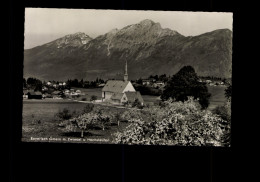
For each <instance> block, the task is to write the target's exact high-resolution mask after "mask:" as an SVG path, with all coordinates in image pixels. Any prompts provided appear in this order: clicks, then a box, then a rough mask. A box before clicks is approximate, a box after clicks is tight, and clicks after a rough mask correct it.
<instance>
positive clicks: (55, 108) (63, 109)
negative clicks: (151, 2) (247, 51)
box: [21, 8, 233, 147]
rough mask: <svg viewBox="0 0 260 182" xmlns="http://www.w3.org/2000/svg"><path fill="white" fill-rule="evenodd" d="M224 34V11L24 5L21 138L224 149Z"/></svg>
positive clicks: (229, 21)
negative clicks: (70, 7) (62, 7)
mask: <svg viewBox="0 0 260 182" xmlns="http://www.w3.org/2000/svg"><path fill="white" fill-rule="evenodd" d="M232 35H233V13H231V12H199V11H198V12H195V11H151V10H149V11H148V10H145V11H144V10H109V9H108V10H97V9H96V10H95V9H58V8H25V20H24V60H23V95H21V99H22V103H23V106H22V138H21V141H22V142H54V143H88V144H126V145H167V146H213V147H230V146H231V100H232ZM65 145H66V144H65Z"/></svg>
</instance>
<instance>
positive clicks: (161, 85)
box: [153, 81, 165, 87]
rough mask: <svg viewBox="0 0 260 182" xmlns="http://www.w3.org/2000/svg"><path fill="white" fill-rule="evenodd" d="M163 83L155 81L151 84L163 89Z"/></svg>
mask: <svg viewBox="0 0 260 182" xmlns="http://www.w3.org/2000/svg"><path fill="white" fill-rule="evenodd" d="M164 86H165V85H164V82H163V81H156V82H155V83H154V84H153V87H164Z"/></svg>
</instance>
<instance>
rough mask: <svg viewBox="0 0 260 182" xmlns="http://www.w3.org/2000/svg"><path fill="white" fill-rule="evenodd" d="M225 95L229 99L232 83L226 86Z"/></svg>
mask: <svg viewBox="0 0 260 182" xmlns="http://www.w3.org/2000/svg"><path fill="white" fill-rule="evenodd" d="M225 96H226V98H227V99H228V100H229V101H230V100H231V96H232V85H231V84H229V85H228V87H227V88H226V89H225Z"/></svg>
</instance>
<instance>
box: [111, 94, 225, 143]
mask: <svg viewBox="0 0 260 182" xmlns="http://www.w3.org/2000/svg"><path fill="white" fill-rule="evenodd" d="M132 112H134V111H132ZM142 112H143V114H141V115H140V114H136V115H134V114H133V113H131V112H130V114H129V115H130V117H129V115H123V116H124V117H128V118H127V119H129V118H130V121H131V123H130V125H129V126H128V127H127V128H126V130H125V131H123V132H118V133H116V134H115V143H121V144H147V145H151V144H155V145H181V146H202V145H204V146H205V145H207V146H209V145H213V146H223V135H224V130H223V126H225V124H226V123H227V121H225V120H223V119H222V118H220V117H219V116H217V115H215V114H212V113H211V112H210V111H206V110H201V109H200V106H199V104H198V103H197V102H196V101H194V100H193V98H189V99H188V100H187V101H185V102H184V103H183V102H173V101H172V100H168V101H166V102H165V107H163V108H160V107H158V106H154V107H152V108H144V109H143V110H142Z"/></svg>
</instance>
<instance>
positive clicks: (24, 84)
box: [23, 78, 27, 88]
mask: <svg viewBox="0 0 260 182" xmlns="http://www.w3.org/2000/svg"><path fill="white" fill-rule="evenodd" d="M23 87H24V88H26V87H27V84H26V79H25V78H23Z"/></svg>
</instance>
